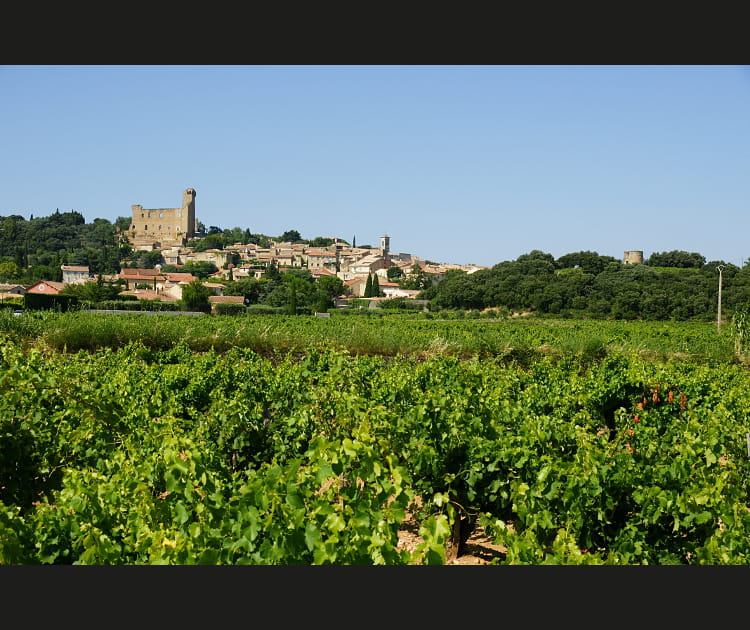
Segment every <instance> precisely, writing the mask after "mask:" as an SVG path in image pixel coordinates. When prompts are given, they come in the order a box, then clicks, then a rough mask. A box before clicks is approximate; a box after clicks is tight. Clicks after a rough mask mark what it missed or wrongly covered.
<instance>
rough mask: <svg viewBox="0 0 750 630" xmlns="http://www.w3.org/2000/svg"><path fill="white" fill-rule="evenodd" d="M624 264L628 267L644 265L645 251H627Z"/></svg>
mask: <svg viewBox="0 0 750 630" xmlns="http://www.w3.org/2000/svg"><path fill="white" fill-rule="evenodd" d="M622 262H624V263H625V264H626V265H637V264H643V251H641V250H640V249H629V250H626V251H625V254H624V255H623V257H622Z"/></svg>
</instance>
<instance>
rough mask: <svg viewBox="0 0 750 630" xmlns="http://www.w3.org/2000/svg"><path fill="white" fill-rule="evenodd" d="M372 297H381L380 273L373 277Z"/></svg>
mask: <svg viewBox="0 0 750 630" xmlns="http://www.w3.org/2000/svg"><path fill="white" fill-rule="evenodd" d="M372 297H380V280H378V274H374V276H373V278H372Z"/></svg>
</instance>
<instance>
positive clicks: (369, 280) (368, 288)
mask: <svg viewBox="0 0 750 630" xmlns="http://www.w3.org/2000/svg"><path fill="white" fill-rule="evenodd" d="M365 297H372V276H371V275H370V274H369V273H368V274H367V282H366V283H365Z"/></svg>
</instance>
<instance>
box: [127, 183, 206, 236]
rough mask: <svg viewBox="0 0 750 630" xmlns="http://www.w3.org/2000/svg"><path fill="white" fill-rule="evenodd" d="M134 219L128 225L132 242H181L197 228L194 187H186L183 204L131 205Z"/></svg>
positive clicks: (193, 234) (194, 232)
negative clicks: (177, 206) (179, 206)
mask: <svg viewBox="0 0 750 630" xmlns="http://www.w3.org/2000/svg"><path fill="white" fill-rule="evenodd" d="M131 209H132V211H133V219H132V222H131V223H130V228H129V229H128V239H129V240H130V244H131V245H132V246H133V247H135V248H136V249H137V248H139V247H141V248H142V247H146V246H150V247H153V246H154V245H155V244H156V243H158V244H159V245H160V246H161V247H175V246H178V247H179V246H182V245H185V244H186V243H187V241H188V240H189V239H191V238H194V237H195V234H196V232H197V231H198V221H197V220H196V218H195V189H194V188H187V189H186V190H185V192H183V193H182V207H181V208H144V207H143V206H141V205H134V206H131Z"/></svg>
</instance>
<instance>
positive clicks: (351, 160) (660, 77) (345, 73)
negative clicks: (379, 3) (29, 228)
mask: <svg viewBox="0 0 750 630" xmlns="http://www.w3.org/2000/svg"><path fill="white" fill-rule="evenodd" d="M186 188H194V189H195V190H196V216H197V218H198V220H199V221H201V222H202V223H203V224H204V225H205V226H206V227H209V226H212V225H215V226H218V227H220V228H222V229H224V228H233V227H240V228H242V229H245V228H248V229H249V230H250V231H251V232H253V233H261V234H266V235H268V236H271V237H274V236H279V235H280V234H282V233H283V232H285V231H287V230H297V231H298V232H299V233H300V234H301V236H302V238H306V239H312V238H315V237H316V236H324V237H339V238H342V239H345V240H346V241H348V242H349V243H351V242H352V239H353V238H356V243H357V245H368V244H369V245H373V246H376V247H377V246H379V244H380V237H381V236H382V235H384V234H388V235H389V236H390V244H391V251H392V252H395V253H398V252H405V253H410V254H414V255H417V256H420V257H423V258H427V259H428V260H433V261H435V262H448V263H457V264H468V263H473V264H477V265H485V266H492V265H494V264H496V263H498V262H501V261H506V260H515V259H516V258H517V257H518V256H520V255H521V254H525V253H528V252H530V251H532V250H535V249H538V250H541V251H543V252H546V253H549V254H552V255H553V256H554V257H555V258H558V257H560V256H562V255H564V254H568V253H572V252H578V251H586V250H588V251H595V252H598V253H599V254H602V255H608V256H614V257H616V258H618V259H622V256H623V252H624V251H625V250H642V251H643V253H644V257H646V258H648V256H649V255H651V254H652V253H654V252H666V251H671V250H675V249H677V250H684V251H687V252H698V253H700V254H702V255H703V256H705V257H706V260H707V261H714V260H723V261H725V262H730V263H733V264H736V265H738V266H742V265H743V264H744V263H745V262H746V261H747V260H748V258H750V67H747V66H723V65H716V66H710V65H707V66H679V65H677V66H648V65H642V66H638V65H636V66H627V65H624V66H619V65H618V66H606V65H593V66H587V65H582V66H566V65H561V66H547V65H521V66H503V65H487V66H484V65H479V66H473V65H465V66H463V65H447V66H439V65H434V66H431V65H426V66H409V65H403V66H401V65H384V66H381V65H361V66H360V65H341V66H339V65H330V66H325V65H324V66H314V65H311V66H296V65H294V66H293V65H289V66H286V65H271V66H242V65H236V66H231V65H230V66H211V65H201V66H190V65H184V66H180V65H177V66H146V65H143V66H127V65H113V66H107V65H100V66H42V65H39V66H34V65H23V66H0V215H2V216H7V215H10V214H18V215H22V216H24V217H26V218H27V219H28V218H30V216H32V215H33V216H37V217H39V216H48V215H50V214H52V213H54V212H55V210H57V209H59V210H60V212H68V211H70V210H76V211H78V212H80V213H81V214H82V215H83V216H84V218H85V219H86V222H87V223H90V222H92V221H93V220H94V219H95V218H104V219H108V220H110V221H115V220H116V219H117V217H121V216H124V217H131V216H132V212H131V206H132V205H135V204H140V205H142V206H143V207H144V208H176V207H179V206H180V205H181V202H182V192H183V190H185V189H186Z"/></svg>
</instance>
